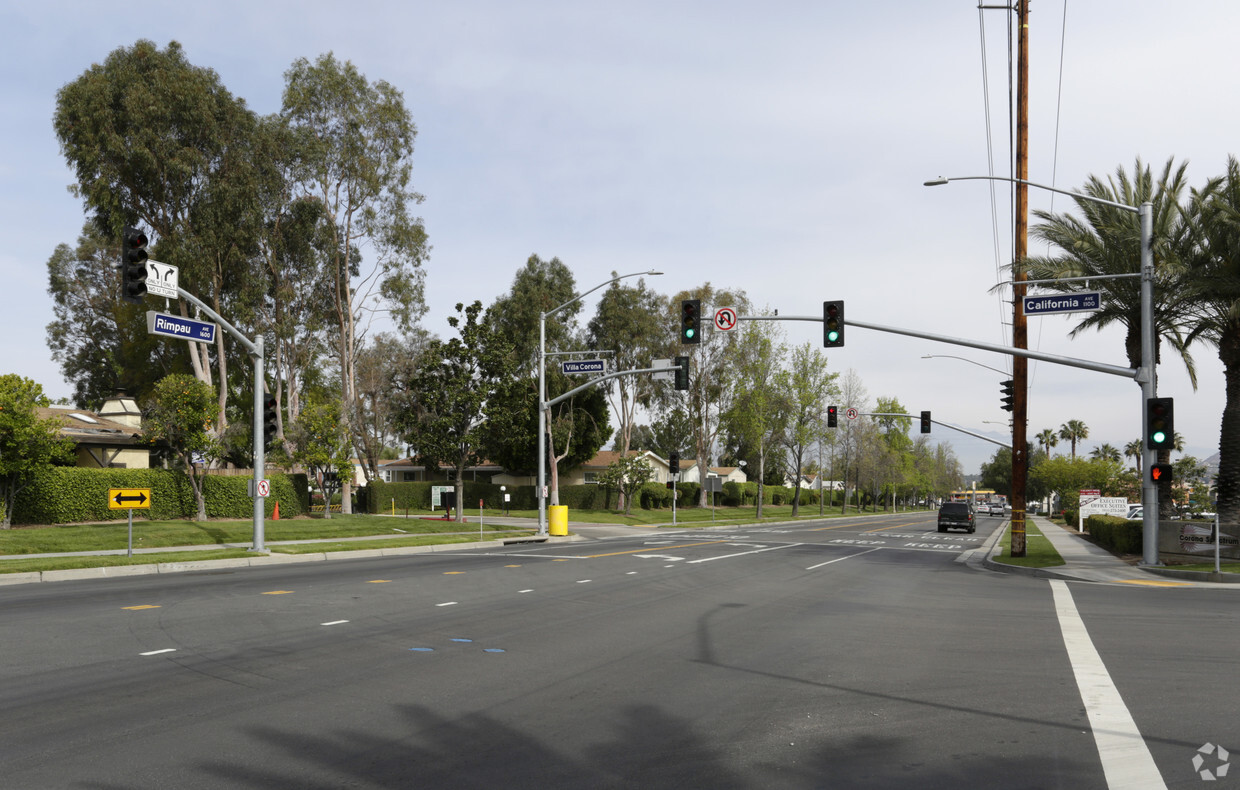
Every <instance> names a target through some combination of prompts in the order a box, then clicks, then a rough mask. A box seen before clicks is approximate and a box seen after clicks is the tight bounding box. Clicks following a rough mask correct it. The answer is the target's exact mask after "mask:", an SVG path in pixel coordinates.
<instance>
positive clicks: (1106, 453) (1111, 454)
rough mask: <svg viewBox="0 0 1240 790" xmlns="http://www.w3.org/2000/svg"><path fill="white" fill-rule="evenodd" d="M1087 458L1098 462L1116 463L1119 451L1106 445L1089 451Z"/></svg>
mask: <svg viewBox="0 0 1240 790" xmlns="http://www.w3.org/2000/svg"><path fill="white" fill-rule="evenodd" d="M1089 457H1090V458H1093V459H1096V460H1099V461H1118V460H1119V458H1120V456H1119V450H1118V449H1117V448H1115V447H1113V446H1112V445H1109V444H1106V443H1103V444H1102V445H1101V446H1099V447H1095V448H1094V449H1092V450H1090V451H1089Z"/></svg>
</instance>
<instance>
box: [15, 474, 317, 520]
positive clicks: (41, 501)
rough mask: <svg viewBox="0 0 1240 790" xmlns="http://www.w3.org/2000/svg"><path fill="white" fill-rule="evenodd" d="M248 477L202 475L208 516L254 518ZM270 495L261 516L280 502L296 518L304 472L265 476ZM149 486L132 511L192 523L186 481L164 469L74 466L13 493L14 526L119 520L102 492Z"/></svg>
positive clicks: (303, 507)
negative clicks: (144, 504)
mask: <svg viewBox="0 0 1240 790" xmlns="http://www.w3.org/2000/svg"><path fill="white" fill-rule="evenodd" d="M250 479H251V478H249V477H223V476H219V475H207V477H206V478H205V479H204V481H203V498H204V499H205V500H206V506H207V517H208V518H248V517H250V516H252V515H254V500H253V499H251V498H250V496H249V495H248V493H247V492H248V490H249V489H248V486H249V481H250ZM268 480H270V481H271V496H269V497H267V500H266V513H267V515H268V516H270V515H271V512H272V510H273V509H274V508H275V503H276V502H277V501H278V502H279V503H280V515H281V516H298V515H301V514H302V513H305V512H307V511H308V510H309V508H310V496H309V493H308V484H307V481H306V476H305V475H304V474H296V475H285V474H272V475H268ZM111 488H149V489H150V490H151V507H150V508H144V509H143V510H139V511H138V515H139V516H140V517H145V518H149V519H152V520H167V519H177V518H189V519H192V518H193V517H194V516H195V515H197V510H198V508H197V506H196V505H195V503H194V492H193V489H192V488H191V487H190V482H189V478H188V477H186V475H185V474H184V473H182V472H177V471H173V470H170V469H86V468H82V467H75V466H58V467H50V468H48V469H45V470H44V471H43V472H41V473H40V474H39V475H38V476H37V477H36V478H35V480H34V482H32V483H31V484H30V485H29V486H28V487H27V488H25V489H23V490H22V492H21V493H20V494H18V495H17V503H16V507H15V508H14V510H13V523H14V524H74V523H78V522H84V521H119V520H124V519H126V518H128V516H129V511H128V509H125V510H112V509H111V508H109V507H108V489H111Z"/></svg>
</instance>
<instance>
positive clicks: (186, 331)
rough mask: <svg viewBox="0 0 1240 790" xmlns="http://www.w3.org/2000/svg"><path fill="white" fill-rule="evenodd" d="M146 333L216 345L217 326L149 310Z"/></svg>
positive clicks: (207, 322) (208, 322)
mask: <svg viewBox="0 0 1240 790" xmlns="http://www.w3.org/2000/svg"><path fill="white" fill-rule="evenodd" d="M146 331H147V334H151V335H163V336H164V337H179V338H181V339H182V340H192V341H194V342H195V343H214V342H215V324H213V323H211V322H210V321H195V320H194V319H192V318H182V317H181V316H179V315H168V314H167V313H157V312H155V311H154V310H148V311H147V313H146Z"/></svg>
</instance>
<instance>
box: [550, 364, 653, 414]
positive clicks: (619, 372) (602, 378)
mask: <svg viewBox="0 0 1240 790" xmlns="http://www.w3.org/2000/svg"><path fill="white" fill-rule="evenodd" d="M668 370H669V368H634V369H633V370H617V371H616V372H615V373H608V374H607V375H605V376H599V377H598V378H596V379H590V380H589V381H587V382H586V383H585V384H582V385H581V386H580V387H574V388H573V389H571V390H569V391H568V392H566V393H564V394H563V395H559V396H557V397H554V398H552V399H551V400H549V401H547V402H546V403H545V404H543V408H544V409H549V408H551V407H552V406H554V405H555V404H557V403H559V402H561V401H565V400H568V399H569V398H571V397H573V396H574V395H576V394H577V393H578V392H582V391H584V390H588V389H590V388H591V387H593V386H594V385H595V384H601V383H602V382H604V381H607V380H609V379H614V378H616V377H618V376H635V375H637V374H638V373H666V372H667V371H668Z"/></svg>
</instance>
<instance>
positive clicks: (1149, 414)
mask: <svg viewBox="0 0 1240 790" xmlns="http://www.w3.org/2000/svg"><path fill="white" fill-rule="evenodd" d="M1174 417H1175V403H1174V401H1173V400H1172V399H1171V398H1147V399H1146V401H1145V446H1146V447H1148V448H1150V449H1151V450H1174V449H1175V446H1174V445H1175V425H1174Z"/></svg>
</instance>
